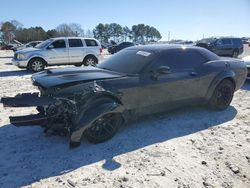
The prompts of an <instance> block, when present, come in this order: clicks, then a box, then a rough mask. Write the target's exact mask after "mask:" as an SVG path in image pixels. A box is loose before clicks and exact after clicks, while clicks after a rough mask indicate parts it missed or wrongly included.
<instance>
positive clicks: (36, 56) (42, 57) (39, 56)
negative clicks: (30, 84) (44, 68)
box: [27, 53, 48, 62]
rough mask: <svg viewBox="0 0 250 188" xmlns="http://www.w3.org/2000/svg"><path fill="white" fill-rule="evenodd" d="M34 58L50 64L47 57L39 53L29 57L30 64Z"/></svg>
mask: <svg viewBox="0 0 250 188" xmlns="http://www.w3.org/2000/svg"><path fill="white" fill-rule="evenodd" d="M33 58H41V59H43V60H44V61H46V62H48V59H47V58H46V56H44V55H42V54H39V53H34V54H31V55H30V56H29V57H28V60H27V61H28V62H29V61H30V60H31V59H33Z"/></svg>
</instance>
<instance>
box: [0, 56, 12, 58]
mask: <svg viewBox="0 0 250 188" xmlns="http://www.w3.org/2000/svg"><path fill="white" fill-rule="evenodd" d="M13 57H14V56H4V57H0V59H5V58H13Z"/></svg>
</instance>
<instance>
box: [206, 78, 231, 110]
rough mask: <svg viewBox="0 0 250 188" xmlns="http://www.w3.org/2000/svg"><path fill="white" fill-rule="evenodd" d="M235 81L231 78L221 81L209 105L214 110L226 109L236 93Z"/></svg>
mask: <svg viewBox="0 0 250 188" xmlns="http://www.w3.org/2000/svg"><path fill="white" fill-rule="evenodd" d="M234 90H235V88H234V83H233V82H232V81H230V80H223V81H221V82H220V83H219V84H218V85H217V86H216V88H215V90H214V92H213V95H212V97H211V99H210V100H209V103H208V106H209V108H210V109H212V110H216V111H221V110H225V109H226V108H227V107H228V106H229V105H230V103H231V101H232V99H233V95H234Z"/></svg>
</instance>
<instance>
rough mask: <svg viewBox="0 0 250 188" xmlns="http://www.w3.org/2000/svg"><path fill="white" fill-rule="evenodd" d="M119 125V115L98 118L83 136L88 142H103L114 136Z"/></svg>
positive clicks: (120, 121) (120, 120)
mask: <svg viewBox="0 0 250 188" xmlns="http://www.w3.org/2000/svg"><path fill="white" fill-rule="evenodd" d="M121 123H122V119H121V117H120V116H119V115H117V114H106V115H103V116H102V117H100V118H98V119H97V120H96V121H95V122H94V123H93V124H92V125H91V126H90V127H89V128H87V129H86V130H85V131H84V133H83V134H84V137H85V138H86V139H87V140H88V141H89V142H92V143H101V142H105V141H107V140H109V139H110V138H112V137H113V136H114V135H115V133H116V132H117V131H118V129H119V127H120V125H121Z"/></svg>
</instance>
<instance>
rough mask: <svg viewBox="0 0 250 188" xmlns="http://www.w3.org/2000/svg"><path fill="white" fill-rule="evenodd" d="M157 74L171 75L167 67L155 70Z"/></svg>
mask: <svg viewBox="0 0 250 188" xmlns="http://www.w3.org/2000/svg"><path fill="white" fill-rule="evenodd" d="M157 73H159V74H169V73H171V71H170V68H169V67H167V66H161V67H159V68H158V69H157Z"/></svg>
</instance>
